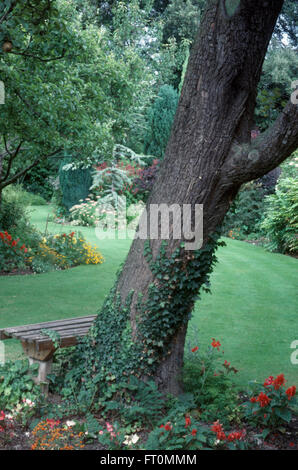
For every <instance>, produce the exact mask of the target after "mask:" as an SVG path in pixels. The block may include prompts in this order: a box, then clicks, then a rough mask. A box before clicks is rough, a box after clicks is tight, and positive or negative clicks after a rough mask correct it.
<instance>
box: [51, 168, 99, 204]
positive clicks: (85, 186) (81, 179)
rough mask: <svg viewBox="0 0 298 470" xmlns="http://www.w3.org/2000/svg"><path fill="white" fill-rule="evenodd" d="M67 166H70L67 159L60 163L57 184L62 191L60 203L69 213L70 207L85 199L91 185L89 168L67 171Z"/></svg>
mask: <svg viewBox="0 0 298 470" xmlns="http://www.w3.org/2000/svg"><path fill="white" fill-rule="evenodd" d="M67 164H69V165H70V164H71V162H70V161H69V159H65V160H63V161H62V162H61V164H60V168H59V182H60V188H61V191H62V203H63V205H64V207H65V208H66V209H67V210H68V211H69V210H70V208H71V207H73V206H74V205H75V204H77V203H78V202H79V200H80V199H85V198H86V197H87V196H88V194H89V188H90V186H91V185H92V176H91V171H90V169H89V168H83V169H79V168H78V169H73V168H69V169H67Z"/></svg>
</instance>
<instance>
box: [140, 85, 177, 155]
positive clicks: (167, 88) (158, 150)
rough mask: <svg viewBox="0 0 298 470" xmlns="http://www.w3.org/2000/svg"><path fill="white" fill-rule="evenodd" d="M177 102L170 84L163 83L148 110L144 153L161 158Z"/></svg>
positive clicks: (174, 91)
mask: <svg viewBox="0 0 298 470" xmlns="http://www.w3.org/2000/svg"><path fill="white" fill-rule="evenodd" d="M177 104H178V93H177V91H176V90H175V89H174V88H173V87H172V86H171V85H163V86H162V87H161V88H160V90H159V93H158V96H157V98H156V100H155V102H154V103H153V105H152V107H151V108H150V109H149V111H148V131H147V133H146V135H145V138H144V151H145V153H146V154H149V155H155V156H156V157H157V158H162V157H163V154H164V151H165V149H166V146H167V143H168V140H169V137H170V133H171V128H172V124H173V120H174V116H175V113H176V109H177Z"/></svg>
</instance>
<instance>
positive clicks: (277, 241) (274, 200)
mask: <svg viewBox="0 0 298 470" xmlns="http://www.w3.org/2000/svg"><path fill="white" fill-rule="evenodd" d="M297 209H298V181H297V178H296V179H295V178H290V177H289V178H285V179H283V178H282V179H281V180H280V181H279V182H278V185H277V188H276V192H275V194H271V195H269V196H267V197H266V211H265V217H264V221H263V222H262V225H261V227H262V229H263V230H264V232H265V234H266V237H267V238H268V239H269V241H268V243H267V245H266V246H267V248H268V249H269V250H270V251H278V252H280V253H292V254H295V253H297V252H298V238H297V232H298V215H297V214H298V210H297Z"/></svg>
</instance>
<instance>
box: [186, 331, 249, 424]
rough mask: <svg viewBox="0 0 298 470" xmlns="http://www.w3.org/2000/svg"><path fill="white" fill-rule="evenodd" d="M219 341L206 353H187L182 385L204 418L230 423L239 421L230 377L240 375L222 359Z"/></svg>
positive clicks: (237, 406)
mask: <svg viewBox="0 0 298 470" xmlns="http://www.w3.org/2000/svg"><path fill="white" fill-rule="evenodd" d="M220 347H221V344H220V342H219V341H215V340H214V339H213V340H212V343H211V346H209V347H208V349H207V351H206V352H204V351H200V349H199V347H198V346H195V347H193V348H188V349H187V350H186V352H185V365H184V369H183V377H182V378H183V383H184V389H185V392H188V393H192V394H193V397H194V401H195V404H196V406H197V407H198V408H199V409H200V411H201V419H204V420H206V421H209V420H214V419H220V420H221V421H223V422H225V423H226V424H228V423H229V422H231V421H234V422H235V421H239V420H240V415H241V413H240V408H239V405H238V396H237V393H236V391H235V390H234V387H233V383H232V380H231V379H230V374H231V373H233V374H235V373H237V372H238V371H237V369H235V367H233V366H231V364H230V363H229V362H228V361H227V360H223V352H221V351H220Z"/></svg>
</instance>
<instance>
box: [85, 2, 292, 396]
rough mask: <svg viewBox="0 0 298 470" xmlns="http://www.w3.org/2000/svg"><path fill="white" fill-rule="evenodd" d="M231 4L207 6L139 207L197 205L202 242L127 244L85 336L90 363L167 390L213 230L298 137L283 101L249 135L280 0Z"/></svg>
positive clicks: (173, 382) (209, 256)
mask: <svg viewBox="0 0 298 470" xmlns="http://www.w3.org/2000/svg"><path fill="white" fill-rule="evenodd" d="M235 3H236V4H238V6H237V8H236V9H235V8H234V10H233V11H232V12H231V11H230V9H229V8H227V7H226V4H228V5H230V4H231V2H226V1H223V0H222V1H219V0H212V1H209V2H208V6H207V7H206V11H205V14H204V18H203V20H202V23H201V27H200V30H199V33H198V37H197V40H196V42H195V44H194V47H193V50H192V53H191V55H190V60H189V65H188V70H187V73H186V77H185V81H184V85H183V89H182V93H181V97H180V101H179V105H178V110H177V113H176V117H175V121H174V125H173V129H172V133H171V137H170V140H169V143H168V146H167V149H166V152H165V157H164V161H163V163H162V166H161V169H160V172H159V175H158V178H157V181H156V183H155V185H154V187H153V190H152V192H151V195H150V197H149V200H148V203H147V210H148V212H149V208H150V205H151V204H161V203H163V204H168V205H169V206H170V205H172V204H178V205H179V206H182V205H183V204H190V205H191V207H192V208H194V207H195V204H203V209H204V229H203V246H202V248H201V249H200V250H196V251H189V250H185V249H184V248H182V247H181V241H183V240H181V239H180V240H176V239H174V238H173V237H171V238H170V240H168V243H167V246H166V248H165V251H164V252H161V250H163V249H162V247H163V245H162V243H161V240H160V239H152V240H150V243H149V246H148V243H147V242H145V241H144V240H141V239H136V240H134V241H133V243H132V246H131V249H130V252H129V254H128V257H127V259H126V262H125V264H124V266H123V268H122V270H121V272H120V274H119V277H118V279H117V282H116V285H115V288H114V289H113V291H112V292H111V294H110V295H109V297H108V299H107V302H106V304H105V306H104V307H103V309H102V311H101V312H100V314H99V316H98V319H97V321H96V324H95V328H94V332H93V343H92V344H93V347H94V348H97V361H98V365H97V366H96V367H97V368H98V367H101V368H102V370H104V371H105V373H111V374H112V373H113V374H114V375H116V374H117V371H121V375H128V374H130V373H135V374H137V375H140V376H142V377H144V376H147V375H149V376H152V377H153V378H154V380H155V381H156V382H157V384H158V385H159V387H160V389H161V390H163V391H164V392H170V393H173V394H178V393H179V392H180V391H181V384H180V372H181V368H182V364H183V349H184V341H185V335H186V331H187V323H188V320H189V318H190V313H191V311H192V309H193V305H194V302H195V300H196V299H197V296H198V293H199V291H200V289H201V288H202V287H203V286H204V285H206V284H208V275H209V273H210V272H211V270H212V265H213V263H214V260H215V258H214V251H215V249H216V237H215V238H214V234H215V233H216V231H217V230H218V228H219V227H220V226H221V224H222V221H223V218H224V216H225V214H226V212H227V211H228V209H229V207H230V204H231V203H232V201H233V200H234V198H235V196H236V194H237V192H238V190H239V188H240V186H241V185H242V184H243V183H244V182H246V181H250V180H252V179H255V178H258V177H261V176H263V175H264V174H266V173H267V172H268V171H270V170H271V169H273V168H275V167H276V166H278V164H279V163H280V162H282V161H283V160H284V159H285V158H287V157H288V156H289V155H290V154H291V153H292V152H293V151H294V150H295V148H296V147H297V142H298V129H297V117H298V113H297V108H298V107H297V106H295V105H293V104H292V103H289V104H288V105H287V107H286V108H285V110H284V111H283V113H282V114H281V116H280V117H279V118H278V120H277V121H276V123H275V124H274V126H272V128H271V129H270V130H269V131H268V132H267V133H266V134H264V135H261V136H259V137H258V138H257V139H254V141H253V142H251V137H250V133H251V129H252V125H253V114H254V109H255V99H256V92H257V84H258V81H259V78H260V74H261V69H262V64H263V61H264V57H265V53H266V50H267V47H268V43H269V41H270V38H271V35H272V32H273V29H274V25H275V23H276V20H277V17H278V15H279V13H280V10H281V8H282V4H283V1H282V0H271V1H269V0H267V1H258V2H252V1H251V0H240V1H239V2H234V4H235ZM148 222H149V219H148ZM149 248H150V250H149ZM140 296H141V297H140ZM116 317H117V318H118V319H116ZM128 320H129V322H128ZM108 322H110V328H107V323H108ZM116 330H117V334H116V333H115V331H116ZM103 342H105V345H104V346H103ZM128 343H129V344H130V346H128ZM95 350H96V349H95ZM108 350H109V352H108ZM93 357H94V356H93ZM123 357H125V361H124V360H122V359H121V358H123ZM94 361H95V362H96V360H94ZM124 363H125V366H124V365H123V364H124ZM121 364H122V365H121ZM93 367H94V366H93Z"/></svg>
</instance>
